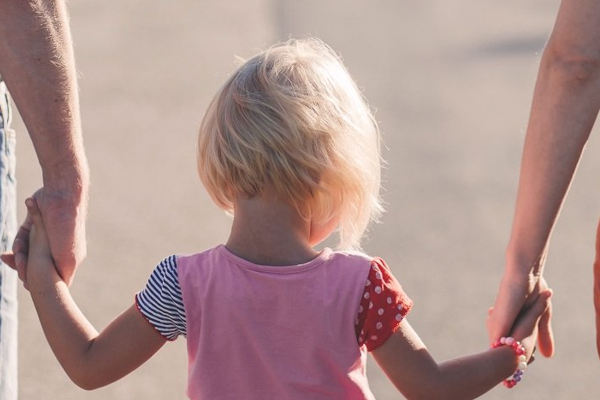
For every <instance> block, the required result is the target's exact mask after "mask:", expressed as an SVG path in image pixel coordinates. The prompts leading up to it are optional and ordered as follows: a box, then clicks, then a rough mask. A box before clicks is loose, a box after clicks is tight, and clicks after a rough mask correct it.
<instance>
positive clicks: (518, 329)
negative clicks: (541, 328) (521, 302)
mask: <svg viewBox="0 0 600 400" xmlns="http://www.w3.org/2000/svg"><path fill="white" fill-rule="evenodd" d="M551 296H552V291H551V290H546V291H544V292H542V293H540V295H539V296H538V297H537V299H536V300H535V302H534V303H533V304H532V305H531V306H530V307H529V308H527V309H526V310H525V311H524V312H523V314H522V315H521V316H519V319H518V320H517V322H516V323H515V327H514V330H513V332H512V336H514V337H515V338H516V339H519V340H521V339H523V338H526V337H529V336H530V335H531V332H533V331H534V329H535V328H536V327H537V326H538V325H539V322H540V318H541V317H542V315H543V314H544V313H545V312H546V310H547V309H548V305H549V303H550V297H551Z"/></svg>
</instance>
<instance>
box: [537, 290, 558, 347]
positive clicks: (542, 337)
mask: <svg viewBox="0 0 600 400" xmlns="http://www.w3.org/2000/svg"><path fill="white" fill-rule="evenodd" d="M538 328H539V336H538V347H539V349H540V353H541V354H542V355H543V356H544V357H552V356H553V355H554V334H553V332H552V301H549V302H548V308H547V309H546V311H545V312H544V314H543V315H542V317H541V318H540V322H539V324H538Z"/></svg>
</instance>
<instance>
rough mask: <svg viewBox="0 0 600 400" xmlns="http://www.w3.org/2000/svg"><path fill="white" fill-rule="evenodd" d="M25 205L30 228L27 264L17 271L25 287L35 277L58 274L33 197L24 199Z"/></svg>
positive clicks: (45, 277)
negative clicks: (23, 268) (22, 269)
mask: <svg viewBox="0 0 600 400" xmlns="http://www.w3.org/2000/svg"><path fill="white" fill-rule="evenodd" d="M25 205H26V206H27V219H30V220H31V230H30V231H29V249H28V255H27V265H26V267H25V271H19V277H20V278H21V280H23V284H24V286H25V288H28V286H30V285H29V283H30V282H31V281H32V280H35V279H39V278H42V279H47V278H48V277H49V276H51V277H54V275H58V272H57V271H56V267H55V265H54V260H53V259H52V253H51V252H50V244H49V243H48V236H47V235H46V229H45V227H44V222H43V220H42V216H41V214H40V210H39V208H38V206H37V203H36V201H35V199H32V198H29V199H27V200H25Z"/></svg>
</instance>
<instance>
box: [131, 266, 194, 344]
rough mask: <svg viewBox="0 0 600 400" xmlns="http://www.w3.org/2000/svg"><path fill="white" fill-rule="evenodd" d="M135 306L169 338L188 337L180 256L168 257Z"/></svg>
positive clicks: (158, 268)
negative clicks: (180, 281)
mask: <svg viewBox="0 0 600 400" xmlns="http://www.w3.org/2000/svg"><path fill="white" fill-rule="evenodd" d="M135 303H136V305H137V308H138V310H139V311H140V313H141V314H142V315H143V316H144V318H146V320H147V321H148V322H149V323H150V325H152V326H153V327H154V329H156V330H157V331H158V333H160V334H161V335H162V336H163V337H164V338H165V339H167V340H175V339H177V337H178V336H179V335H182V336H184V337H185V336H186V333H187V322H186V318H185V309H184V307H183V298H182V296H181V286H180V285H179V278H178V275H177V257H176V256H170V257H167V258H165V259H164V260H163V261H162V262H161V263H160V264H158V266H157V267H156V268H155V269H154V271H153V272H152V275H150V279H148V283H147V284H146V287H145V288H144V289H143V290H142V291H140V292H139V293H137V294H136V295H135Z"/></svg>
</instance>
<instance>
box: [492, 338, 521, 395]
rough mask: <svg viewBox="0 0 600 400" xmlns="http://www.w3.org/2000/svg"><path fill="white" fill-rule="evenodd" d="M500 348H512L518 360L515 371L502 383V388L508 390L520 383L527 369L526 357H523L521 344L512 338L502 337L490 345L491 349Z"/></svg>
mask: <svg viewBox="0 0 600 400" xmlns="http://www.w3.org/2000/svg"><path fill="white" fill-rule="evenodd" d="M500 346H509V347H512V348H513V350H514V351H515V354H516V355H517V357H518V358H517V360H518V362H519V364H518V365H517V370H516V371H515V373H514V374H513V375H512V376H511V377H509V378H508V379H505V380H504V382H503V383H504V386H506V387H507V388H509V389H510V388H512V387H514V386H515V385H516V384H517V383H518V382H520V381H521V377H522V376H523V373H524V372H525V370H526V369H527V357H525V347H523V345H522V344H521V342H519V341H517V340H515V339H514V338H512V337H510V336H509V337H502V338H500V339H499V340H497V341H495V342H494V343H492V349H496V348H498V347H500Z"/></svg>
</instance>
